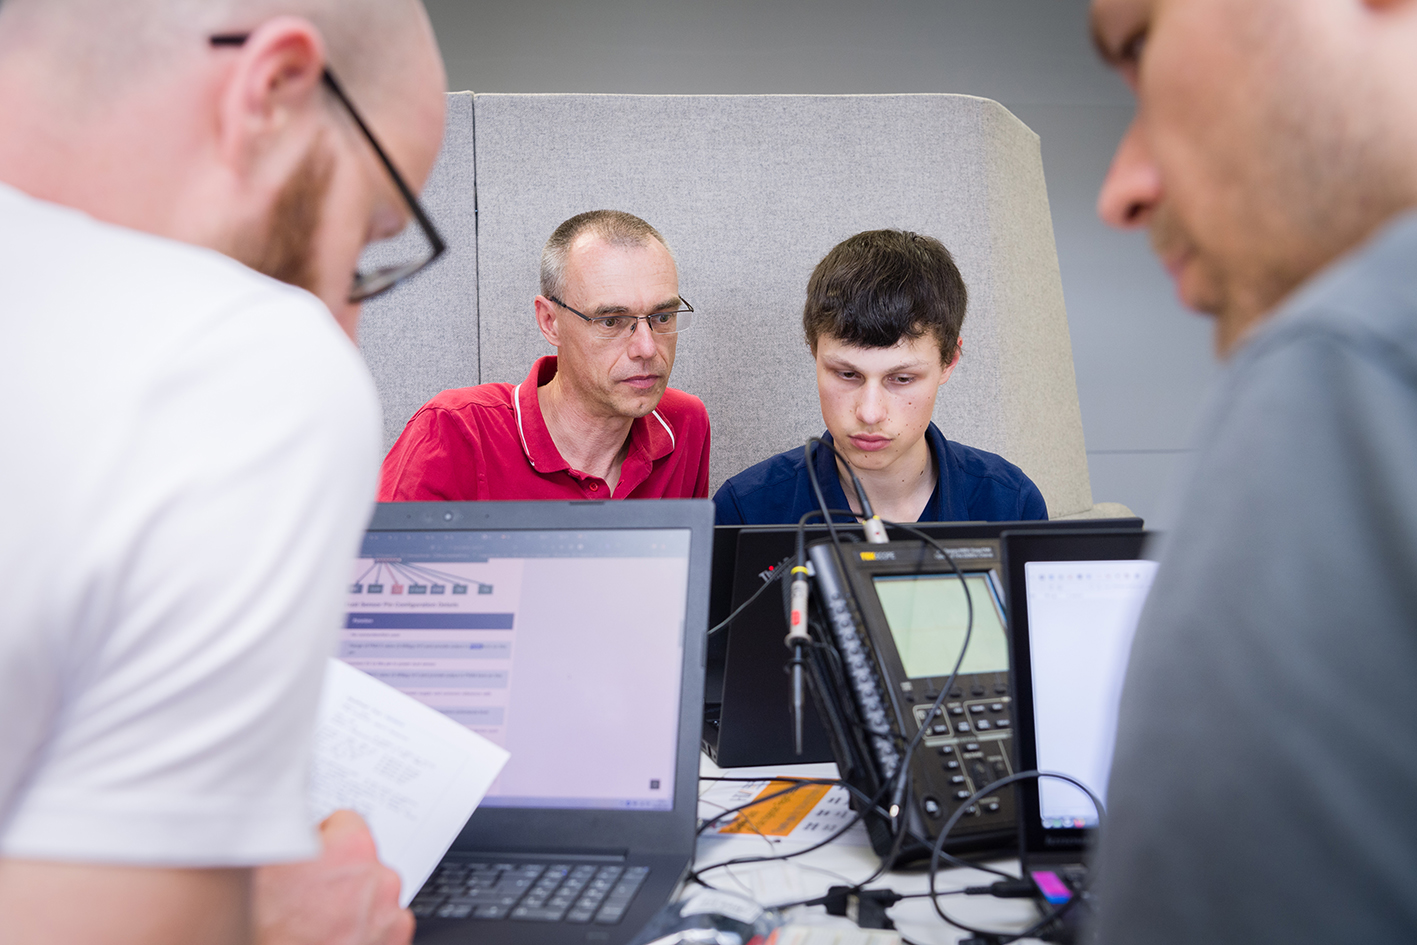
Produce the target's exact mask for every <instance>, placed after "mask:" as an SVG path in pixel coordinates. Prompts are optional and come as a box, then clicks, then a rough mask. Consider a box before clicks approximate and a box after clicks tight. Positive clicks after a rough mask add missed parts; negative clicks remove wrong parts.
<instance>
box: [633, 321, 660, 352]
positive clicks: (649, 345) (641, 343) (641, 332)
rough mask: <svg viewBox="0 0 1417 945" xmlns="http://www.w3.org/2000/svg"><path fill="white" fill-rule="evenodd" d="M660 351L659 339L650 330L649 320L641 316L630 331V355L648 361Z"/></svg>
mask: <svg viewBox="0 0 1417 945" xmlns="http://www.w3.org/2000/svg"><path fill="white" fill-rule="evenodd" d="M658 353H659V340H658V339H657V338H656V337H655V334H654V332H652V331H650V328H649V322H647V321H645V320H644V319H643V318H641V319H640V320H639V321H637V322H635V325H634V330H633V331H632V332H630V357H632V358H634V359H635V360H637V361H648V360H649V359H650V358H652V357H654V356H655V355H656V354H658Z"/></svg>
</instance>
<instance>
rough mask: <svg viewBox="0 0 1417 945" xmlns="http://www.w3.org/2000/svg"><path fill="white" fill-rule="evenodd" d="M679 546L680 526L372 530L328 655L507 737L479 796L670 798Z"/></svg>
mask: <svg viewBox="0 0 1417 945" xmlns="http://www.w3.org/2000/svg"><path fill="white" fill-rule="evenodd" d="M688 550H689V545H688V533H687V532H686V531H682V533H681V530H677V529H668V530H647V529H646V530H640V529H618V530H606V531H604V532H599V533H598V532H551V531H526V532H509V533H484V532H370V533H369V534H367V535H366V536H365V540H364V544H363V547H362V548H361V550H360V554H359V557H358V558H356V559H355V561H354V564H353V568H352V570H351V573H350V583H349V588H348V595H347V598H346V602H347V606H346V614H345V624H344V629H343V630H342V632H341V634H340V641H339V656H340V658H341V659H343V660H344V661H345V662H347V663H349V664H350V665H352V666H354V667H356V668H357V669H361V670H363V671H364V672H366V673H369V674H370V675H371V676H374V677H375V678H377V679H380V680H382V681H383V682H386V683H388V684H389V685H391V686H393V687H395V688H396V689H399V690H401V691H403V692H405V693H407V694H408V695H410V696H412V697H413V698H415V699H418V700H419V701H420V702H423V703H424V704H426V705H429V706H431V707H433V708H435V709H438V710H439V711H441V712H443V713H444V714H445V715H447V716H449V717H450V718H452V719H454V720H456V721H458V722H460V723H462V724H463V725H466V726H467V727H468V728H470V729H472V730H473V731H475V732H477V733H478V734H480V735H483V736H484V737H486V738H488V739H490V740H492V741H493V742H496V743H497V744H499V745H501V746H502V747H504V748H506V749H507V750H508V751H510V752H511V754H512V757H511V760H510V761H509V762H508V763H507V766H506V767H505V768H504V769H503V770H502V773H501V776H500V777H499V778H498V779H497V781H496V782H495V783H494V784H493V786H492V789H491V790H490V791H489V792H488V794H487V797H486V798H485V799H484V801H483V805H484V806H504V807H505V806H517V807H576V808H583V807H606V808H620V809H644V810H668V809H670V808H671V807H672V802H673V796H674V779H675V758H676V748H677V736H678V718H679V715H678V712H679V692H680V682H681V671H682V662H683V623H684V614H685V601H686V597H687V587H688ZM567 771H575V772H578V775H579V776H578V777H577V778H575V779H567V777H566V772H567Z"/></svg>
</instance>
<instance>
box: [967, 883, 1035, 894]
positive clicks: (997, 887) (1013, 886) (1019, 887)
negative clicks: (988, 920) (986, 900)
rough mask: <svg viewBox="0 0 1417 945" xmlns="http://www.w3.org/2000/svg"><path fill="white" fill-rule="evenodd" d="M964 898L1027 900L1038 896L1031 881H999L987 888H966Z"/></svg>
mask: <svg viewBox="0 0 1417 945" xmlns="http://www.w3.org/2000/svg"><path fill="white" fill-rule="evenodd" d="M964 894H965V895H966V896H993V897H994V898H995V899H1027V898H1030V897H1032V896H1036V895H1038V887H1037V886H1035V885H1033V880H1031V879H1001V880H999V881H998V882H995V883H990V884H989V885H988V886H966V887H965V890H964Z"/></svg>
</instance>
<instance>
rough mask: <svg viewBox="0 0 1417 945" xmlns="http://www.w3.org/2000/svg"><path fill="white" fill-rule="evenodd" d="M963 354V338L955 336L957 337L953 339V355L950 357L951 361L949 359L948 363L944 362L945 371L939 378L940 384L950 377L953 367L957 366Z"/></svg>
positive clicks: (953, 370)
mask: <svg viewBox="0 0 1417 945" xmlns="http://www.w3.org/2000/svg"><path fill="white" fill-rule="evenodd" d="M963 356H964V339H963V338H957V339H955V356H954V358H953V359H951V361H950V363H949V364H946V365H945V373H944V375H943V376H942V377H941V378H940V383H941V384H944V383H945V381H947V380H949V379H950V375H951V374H953V373H954V372H955V368H957V367H959V359H960V358H962V357H963Z"/></svg>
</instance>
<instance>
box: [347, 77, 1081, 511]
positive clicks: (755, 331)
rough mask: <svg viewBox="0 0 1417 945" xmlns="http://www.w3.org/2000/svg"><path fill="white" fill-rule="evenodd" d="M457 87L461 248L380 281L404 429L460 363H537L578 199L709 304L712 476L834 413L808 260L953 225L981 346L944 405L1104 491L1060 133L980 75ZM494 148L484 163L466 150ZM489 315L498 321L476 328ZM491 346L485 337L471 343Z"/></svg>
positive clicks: (482, 373)
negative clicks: (1056, 158)
mask: <svg viewBox="0 0 1417 945" xmlns="http://www.w3.org/2000/svg"><path fill="white" fill-rule="evenodd" d="M468 98H469V96H467V94H466V93H462V94H460V95H455V96H453V97H452V107H451V108H450V111H449V136H448V140H447V143H446V144H445V146H444V153H443V155H442V157H441V158H440V162H439V166H438V168H437V170H436V171H435V174H434V178H433V180H432V182H431V183H430V185H429V189H428V200H429V204H430V208H431V212H432V215H433V217H434V219H435V220H436V221H437V222H438V223H439V224H440V226H443V227H444V228H445V229H447V230H448V231H449V234H450V236H452V237H453V239H452V240H450V242H453V243H454V244H455V245H456V241H457V240H458V239H467V236H466V234H467V233H468V231H470V230H475V237H474V238H473V240H472V242H471V245H473V246H475V257H474V258H472V259H468V258H467V256H466V254H467V252H468V245H469V244H468V243H464V244H463V245H461V246H457V248H456V250H454V252H456V253H457V254H458V255H457V256H456V257H454V258H450V259H449V261H448V262H445V263H440V264H439V266H438V267H437V268H436V269H433V270H430V271H429V272H427V273H425V274H423V275H421V276H420V277H419V278H418V279H416V280H413V281H411V282H410V284H409V285H408V286H407V287H406V288H401V289H400V290H399V291H398V292H396V293H393V294H391V295H390V296H389V297H388V298H387V299H386V300H379V302H378V303H376V304H371V306H370V309H371V311H370V312H369V315H368V322H369V328H368V330H367V331H366V333H365V335H364V346H365V349H366V351H367V352H368V355H369V359H370V363H371V366H373V367H374V370H375V376H376V380H377V381H378V383H379V385H380V389H381V392H382V393H383V395H384V409H385V411H386V414H387V417H386V425H387V430H388V432H389V442H390V443H392V440H393V437H395V436H396V435H397V432H398V430H399V429H401V427H402V425H403V423H404V422H405V421H406V420H407V418H408V417H409V416H411V415H412V413H413V411H414V410H416V409H417V407H418V406H419V404H421V403H422V402H423V400H426V399H427V398H428V397H431V396H432V395H433V394H435V393H437V392H438V390H441V389H443V388H444V387H449V386H465V385H467V384H472V383H478V382H487V381H513V382H515V381H519V380H521V379H522V378H523V377H524V376H525V375H526V371H527V369H528V367H529V365H530V363H531V361H532V360H533V359H534V358H535V357H537V356H539V355H541V354H546V353H550V352H551V349H550V347H549V346H548V345H547V344H546V342H545V341H544V340H543V339H542V337H541V335H540V333H539V332H538V331H537V329H536V325H535V321H534V319H533V316H532V304H531V300H532V299H533V298H534V297H535V295H536V293H537V291H538V289H537V281H538V263H539V258H540V252H541V247H542V244H543V243H544V242H545V240H546V238H547V237H548V236H549V235H550V234H551V231H552V230H553V229H555V227H556V226H557V224H559V223H560V222H561V221H562V220H564V219H566V218H567V217H570V216H572V215H573V214H576V213H579V212H581V211H583V210H590V209H595V208H601V207H604V208H613V209H618V210H626V211H629V212H631V213H634V214H637V215H638V216H641V217H643V218H644V219H646V220H648V221H649V222H650V223H652V224H653V225H654V226H655V227H656V228H658V229H659V230H660V232H661V233H663V234H664V235H665V237H666V238H667V239H668V241H669V243H670V246H671V247H672V248H673V250H674V252H675V255H676V257H677V259H678V262H679V283H680V290H681V292H682V293H683V295H684V297H685V298H687V299H689V300H690V301H691V302H692V303H693V304H694V306H695V308H696V309H697V310H698V311H699V312H701V313H702V315H701V316H700V317H698V318H697V319H696V322H695V325H694V327H693V329H692V331H690V332H687V333H685V334H684V335H683V337H682V338H681V339H680V341H679V347H678V356H677V361H676V362H675V366H674V373H673V380H672V384H673V386H675V387H678V388H680V389H682V390H686V391H689V392H690V393H693V394H695V395H697V396H698V397H700V398H701V399H702V400H703V401H704V403H705V404H706V405H707V406H708V411H709V417H710V419H711V421H712V424H713V454H712V468H711V487H712V488H717V487H718V485H719V484H720V483H721V482H722V481H723V480H724V479H726V478H727V477H728V476H730V475H732V474H734V473H736V472H738V471H739V470H741V469H743V468H745V467H746V466H748V465H751V464H752V463H754V462H757V461H758V460H761V459H764V458H766V457H767V456H769V455H771V454H773V453H776V452H779V451H781V450H784V449H788V448H790V447H794V446H800V445H801V444H802V442H803V440H804V439H805V438H806V437H807V436H808V435H812V434H817V433H820V432H821V430H822V429H823V424H822V418H821V412H820V410H819V408H818V405H817V396H816V384H815V371H814V368H813V364H812V360H811V357H810V354H809V352H808V351H807V348H806V344H805V342H804V341H803V338H802V330H801V313H802V303H803V300H804V298H805V289H806V284H807V277H808V275H809V274H810V273H811V270H812V268H813V266H815V265H816V263H817V261H818V260H820V259H821V257H822V256H823V255H824V254H825V253H826V252H827V250H829V249H830V248H831V247H832V246H833V245H835V244H836V243H837V242H839V241H841V240H842V239H844V238H846V237H847V236H850V235H851V234H853V233H856V232H859V231H861V230H866V229H877V228H882V227H897V228H902V229H907V230H915V231H917V232H920V233H925V234H928V235H931V236H935V237H938V238H939V239H940V240H941V241H943V242H944V244H945V245H946V246H948V247H949V248H950V250H951V252H952V253H953V254H954V256H955V259H956V261H957V263H958V264H959V267H960V271H961V273H962V274H963V276H964V280H965V283H966V285H967V286H968V289H969V296H970V301H969V314H968V316H967V318H966V320H965V325H964V331H963V338H964V359H963V360H962V362H961V364H960V367H959V368H958V369H957V370H956V371H955V373H954V376H953V377H952V378H951V380H950V382H949V383H948V384H947V385H946V386H945V387H944V389H943V390H942V391H941V394H940V399H939V403H938V405H937V408H936V412H935V418H936V421H937V422H938V423H939V425H940V427H941V429H942V430H943V431H944V433H945V435H946V436H947V437H949V438H951V439H955V440H958V441H960V442H963V443H967V444H969V445H971V446H978V447H981V448H984V449H988V450H992V451H994V452H997V453H1000V454H1002V455H1003V456H1004V457H1006V458H1007V459H1009V460H1011V461H1013V462H1015V463H1017V464H1018V465H1019V466H1021V467H1022V468H1023V469H1024V471H1025V472H1027V473H1028V474H1029V475H1030V476H1031V477H1032V478H1033V479H1034V481H1035V482H1037V483H1038V486H1039V488H1040V489H1041V490H1042V492H1043V494H1044V497H1045V498H1046V499H1047V500H1048V505H1049V510H1050V512H1051V513H1052V514H1053V515H1055V516H1057V515H1064V514H1070V513H1076V512H1081V511H1084V510H1086V509H1089V508H1091V506H1092V494H1091V489H1090V487H1089V484H1088V475H1087V459H1086V453H1085V450H1084V446H1083V434H1082V419H1081V413H1080V411H1079V408H1078V398H1077V388H1076V383H1075V380H1074V376H1073V366H1072V348H1071V342H1070V340H1069V335H1068V326H1067V314H1066V311H1065V309H1064V305H1063V293H1062V283H1061V279H1060V277H1059V272H1058V259H1057V252H1056V249H1055V247H1054V243H1053V229H1052V222H1051V218H1050V216H1049V210H1048V197H1047V191H1046V188H1045V186H1044V180H1043V166H1042V158H1041V154H1040V150H1039V141H1038V137H1037V136H1036V135H1035V134H1033V132H1031V131H1030V130H1029V129H1028V128H1027V127H1025V126H1024V125H1023V124H1022V123H1021V122H1019V121H1018V120H1017V119H1016V118H1014V117H1013V115H1011V114H1010V113H1009V112H1008V111H1007V110H1006V109H1004V108H1003V107H1002V106H1001V105H999V104H997V103H995V102H992V101H988V100H986V99H979V98H973V97H969V96H959V95H880V96H876V95H871V96H806V95H789V96H655V95H477V96H473V97H471V99H472V102H471V108H468V107H467V103H468ZM474 155H475V169H474V171H473V172H472V173H469V171H468V167H467V163H468V161H469V159H470V158H472V157H473V156H474ZM470 328H472V329H474V330H475V335H474V334H471V333H470ZM470 350H471V351H475V353H476V358H475V360H474V359H472V358H471V357H470V356H469V351H470Z"/></svg>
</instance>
